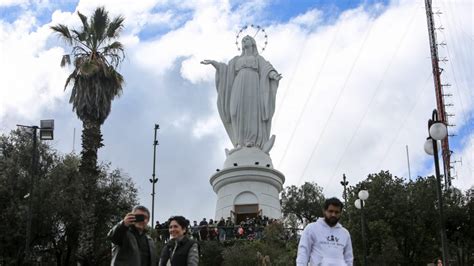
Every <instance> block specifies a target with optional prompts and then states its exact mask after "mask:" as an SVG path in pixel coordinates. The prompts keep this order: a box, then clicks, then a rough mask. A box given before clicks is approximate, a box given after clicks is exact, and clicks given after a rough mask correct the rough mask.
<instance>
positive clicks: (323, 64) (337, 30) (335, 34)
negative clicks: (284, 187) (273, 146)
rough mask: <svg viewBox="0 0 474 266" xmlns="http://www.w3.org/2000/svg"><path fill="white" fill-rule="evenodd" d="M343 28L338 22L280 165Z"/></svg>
mask: <svg viewBox="0 0 474 266" xmlns="http://www.w3.org/2000/svg"><path fill="white" fill-rule="evenodd" d="M340 28H341V23H339V24H338V26H337V28H336V32H335V33H334V36H333V38H332V40H331V43H330V44H329V47H328V51H327V52H326V53H325V56H324V59H323V63H322V65H321V67H320V68H319V72H318V73H317V74H316V77H315V79H314V81H313V84H312V85H311V89H310V92H309V95H308V96H307V97H306V101H305V103H304V104H303V108H302V110H301V112H300V114H299V115H298V119H297V120H296V125H295V126H294V127H293V130H292V131H291V135H290V140H289V141H288V142H287V144H286V146H285V149H284V150H283V156H282V157H281V159H280V162H279V163H278V165H281V164H282V162H283V161H284V159H285V158H286V154H287V152H288V148H289V147H290V144H291V143H292V141H293V137H294V136H295V132H296V129H297V128H298V125H299V124H300V122H301V118H302V117H303V114H304V112H305V110H306V106H307V105H308V102H309V100H310V99H311V98H312V96H313V92H314V91H315V90H316V89H315V87H316V84H317V83H318V81H319V77H320V76H321V72H322V71H323V69H324V66H325V65H326V61H327V58H328V55H329V54H330V53H329V51H330V50H331V48H332V47H333V44H334V41H335V40H336V37H337V36H338V34H339V30H340Z"/></svg>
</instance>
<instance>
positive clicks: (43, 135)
mask: <svg viewBox="0 0 474 266" xmlns="http://www.w3.org/2000/svg"><path fill="white" fill-rule="evenodd" d="M16 126H17V127H21V128H29V129H32V130H33V134H32V141H33V147H32V156H31V170H30V171H31V172H30V192H29V193H28V194H26V195H25V197H24V198H25V199H26V198H27V199H28V214H27V220H26V237H25V259H26V260H29V259H30V242H31V220H32V216H33V212H32V202H33V190H34V182H35V176H36V169H37V168H38V166H37V162H38V159H37V158H36V157H37V152H38V151H37V149H38V148H37V146H38V145H37V138H38V136H37V135H38V129H39V130H40V140H53V139H54V134H53V132H54V120H52V119H49V120H41V121H40V126H39V127H38V126H25V125H16Z"/></svg>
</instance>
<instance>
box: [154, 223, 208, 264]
mask: <svg viewBox="0 0 474 266" xmlns="http://www.w3.org/2000/svg"><path fill="white" fill-rule="evenodd" d="M168 223H169V232H170V236H171V240H170V241H168V243H166V245H165V246H164V247H163V249H162V250H161V256H160V263H159V265H160V266H197V265H199V246H198V244H197V242H196V241H194V240H192V239H190V238H189V237H187V236H186V232H187V230H188V226H189V221H188V220H186V218H184V217H183V216H173V217H171V218H169V219H168Z"/></svg>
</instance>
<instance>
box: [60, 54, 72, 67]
mask: <svg viewBox="0 0 474 266" xmlns="http://www.w3.org/2000/svg"><path fill="white" fill-rule="evenodd" d="M70 64H71V56H70V55H68V54H65V55H63V58H62V59H61V67H64V66H65V65H70Z"/></svg>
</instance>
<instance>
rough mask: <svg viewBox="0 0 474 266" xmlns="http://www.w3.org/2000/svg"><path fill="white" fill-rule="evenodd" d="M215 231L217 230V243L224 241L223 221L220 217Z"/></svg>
mask: <svg viewBox="0 0 474 266" xmlns="http://www.w3.org/2000/svg"><path fill="white" fill-rule="evenodd" d="M217 229H218V230H219V241H225V220H224V217H221V219H220V220H219V222H218V223H217Z"/></svg>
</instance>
